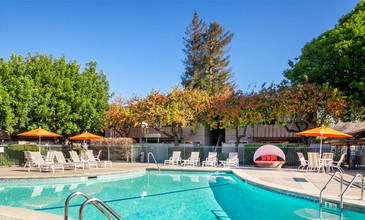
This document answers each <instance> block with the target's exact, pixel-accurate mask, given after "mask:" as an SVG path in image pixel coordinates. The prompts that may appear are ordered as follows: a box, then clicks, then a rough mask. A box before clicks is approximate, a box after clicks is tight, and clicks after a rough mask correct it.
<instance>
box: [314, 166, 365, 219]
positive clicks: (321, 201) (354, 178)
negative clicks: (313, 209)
mask: <svg viewBox="0 0 365 220" xmlns="http://www.w3.org/2000/svg"><path fill="white" fill-rule="evenodd" d="M337 175H339V176H340V177H341V179H340V193H339V194H338V196H340V204H339V209H337V204H336V203H330V202H327V201H325V206H326V210H331V209H332V208H335V210H336V211H338V213H339V214H340V215H341V216H342V213H343V198H344V197H345V194H346V192H347V190H348V189H349V188H350V187H351V186H352V185H353V183H354V182H355V180H356V179H357V178H358V177H361V196H360V200H363V199H364V176H363V175H362V174H360V173H358V174H356V175H355V176H354V177H353V178H352V180H351V182H350V184H349V185H348V186H347V187H346V189H345V190H344V191H342V188H343V175H342V173H340V172H335V173H334V174H333V175H332V177H331V178H330V179H329V180H328V181H327V183H326V185H325V186H324V187H323V188H322V190H321V192H320V193H319V200H318V203H319V211H320V213H322V209H323V208H324V207H323V192H324V190H325V189H326V188H327V186H328V184H330V183H331V182H332V180H333V179H334V178H335V177H336V176H337ZM326 203H327V204H326ZM327 207H330V209H328V208H327Z"/></svg>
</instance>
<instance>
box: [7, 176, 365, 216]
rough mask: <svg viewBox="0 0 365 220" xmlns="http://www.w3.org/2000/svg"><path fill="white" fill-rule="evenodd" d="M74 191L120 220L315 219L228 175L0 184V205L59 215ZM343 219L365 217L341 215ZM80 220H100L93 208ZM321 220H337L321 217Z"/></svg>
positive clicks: (309, 207)
mask: <svg viewBox="0 0 365 220" xmlns="http://www.w3.org/2000/svg"><path fill="white" fill-rule="evenodd" d="M75 191H82V192H85V193H87V194H88V195H89V196H90V197H97V198H100V199H102V200H104V201H105V202H106V203H107V204H108V205H109V206H110V207H111V208H113V209H114V210H115V211H116V212H117V213H118V214H119V215H120V216H121V217H122V218H124V219H255V220H260V219H271V220H274V219H291V220H292V219H318V216H319V213H318V204H317V203H313V202H310V201H306V200H302V199H297V198H292V197H288V196H284V195H280V194H277V193H272V192H268V191H266V190H263V189H260V188H257V187H254V186H252V185H249V184H246V183H244V182H243V181H241V180H239V179H237V178H236V177H235V176H234V175H233V174H225V173H195V172H161V173H160V174H159V173H158V172H146V173H141V174H139V175H136V176H134V177H129V178H126V177H114V178H111V179H106V178H99V179H98V178H96V179H89V180H87V181H74V182H70V181H68V182H67V183H66V182H53V183H52V182H30V183H7V184H6V183H2V184H0V205H7V206H14V207H21V208H28V209H33V210H38V211H44V212H49V213H53V214H59V215H63V211H64V210H63V205H64V202H65V200H66V198H67V196H68V195H70V194H71V193H72V192H75ZM84 201H85V199H84V198H81V197H75V198H73V199H72V200H71V203H70V210H69V216H70V217H71V218H75V219H76V218H77V212H78V209H79V207H80V204H81V203H82V202H84ZM344 216H345V218H346V219H365V215H363V214H360V213H355V212H350V211H345V212H344ZM84 219H103V216H102V215H101V214H100V213H99V212H98V210H96V209H95V208H94V207H93V206H91V205H88V206H87V207H86V208H85V210H84ZM323 219H339V216H337V215H336V214H332V213H326V212H324V213H323Z"/></svg>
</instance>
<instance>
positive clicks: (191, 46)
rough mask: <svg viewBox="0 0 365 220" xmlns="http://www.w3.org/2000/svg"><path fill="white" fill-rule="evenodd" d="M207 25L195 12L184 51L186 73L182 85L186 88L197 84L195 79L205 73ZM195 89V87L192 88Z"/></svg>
mask: <svg viewBox="0 0 365 220" xmlns="http://www.w3.org/2000/svg"><path fill="white" fill-rule="evenodd" d="M206 30H207V25H206V23H205V22H204V21H203V19H199V16H198V12H197V11H195V13H194V18H193V21H192V23H191V24H189V26H188V27H187V28H186V32H185V34H186V37H184V38H183V39H184V44H185V48H184V49H183V50H182V51H183V52H184V53H185V55H186V57H185V60H183V64H184V65H185V72H184V73H183V74H182V76H181V80H182V85H183V86H185V87H188V86H192V85H193V84H195V83H194V82H193V79H195V78H197V76H199V75H201V74H202V72H204V61H203V55H204V50H203V39H204V35H205V32H206ZM192 87H195V86H192Z"/></svg>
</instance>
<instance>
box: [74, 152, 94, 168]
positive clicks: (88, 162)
mask: <svg viewBox="0 0 365 220" xmlns="http://www.w3.org/2000/svg"><path fill="white" fill-rule="evenodd" d="M69 153H70V156H71V159H72V162H74V163H84V165H85V166H88V167H89V168H91V167H92V166H94V167H96V168H98V163H96V162H90V161H88V160H80V158H79V155H77V152H76V151H69Z"/></svg>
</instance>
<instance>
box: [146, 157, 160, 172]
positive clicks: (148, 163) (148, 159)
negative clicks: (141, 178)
mask: <svg viewBox="0 0 365 220" xmlns="http://www.w3.org/2000/svg"><path fill="white" fill-rule="evenodd" d="M150 155H151V156H152V159H153V160H154V161H155V163H156V165H157V168H158V172H160V166H159V165H158V163H157V161H156V158H155V156H153V153H152V152H148V154H147V167H148V166H149V165H150Z"/></svg>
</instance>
